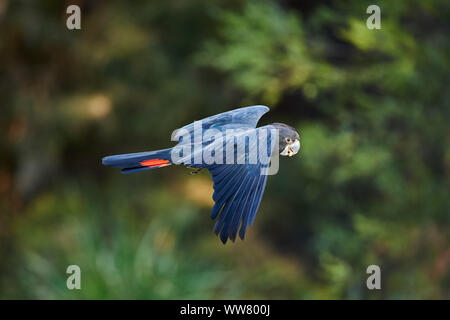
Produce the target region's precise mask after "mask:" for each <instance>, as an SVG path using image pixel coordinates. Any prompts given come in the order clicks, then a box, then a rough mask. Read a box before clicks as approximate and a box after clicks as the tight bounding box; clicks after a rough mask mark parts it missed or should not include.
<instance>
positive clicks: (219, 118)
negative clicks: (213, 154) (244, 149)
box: [174, 106, 269, 143]
mask: <svg viewBox="0 0 450 320" xmlns="http://www.w3.org/2000/svg"><path fill="white" fill-rule="evenodd" d="M267 111H269V108H268V107H266V106H251V107H244V108H238V109H234V110H231V111H227V112H223V113H219V114H216V115H214V116H211V117H208V118H205V119H202V120H197V121H196V122H194V123H191V124H188V125H186V126H184V127H182V128H180V129H178V130H177V131H176V132H175V135H174V136H175V137H177V136H178V138H179V133H180V132H182V135H184V136H185V135H186V132H188V133H189V134H190V135H191V137H192V136H193V134H194V125H195V123H198V124H201V127H202V130H207V129H217V130H219V131H224V130H226V129H231V128H240V129H247V128H256V125H257V123H258V121H259V119H260V118H261V117H262V116H263V114H265V113H266V112H267ZM178 138H177V141H179V140H178ZM179 142H181V143H182V141H179Z"/></svg>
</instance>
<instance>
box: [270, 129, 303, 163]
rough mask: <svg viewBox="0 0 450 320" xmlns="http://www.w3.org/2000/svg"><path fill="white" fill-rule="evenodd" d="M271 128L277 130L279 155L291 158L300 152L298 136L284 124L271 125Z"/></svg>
mask: <svg viewBox="0 0 450 320" xmlns="http://www.w3.org/2000/svg"><path fill="white" fill-rule="evenodd" d="M272 126H274V127H275V128H276V129H277V130H278V137H279V145H280V150H279V152H280V155H282V156H289V157H292V156H293V155H294V154H296V153H297V152H298V151H299V150H300V135H299V134H298V132H297V131H295V129H294V128H292V127H291V126H288V125H287V124H284V123H272Z"/></svg>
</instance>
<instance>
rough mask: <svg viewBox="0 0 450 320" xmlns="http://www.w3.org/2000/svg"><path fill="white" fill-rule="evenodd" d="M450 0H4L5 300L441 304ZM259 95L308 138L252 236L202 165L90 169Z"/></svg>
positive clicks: (0, 174)
mask: <svg viewBox="0 0 450 320" xmlns="http://www.w3.org/2000/svg"><path fill="white" fill-rule="evenodd" d="M70 4H78V5H79V6H80V7H81V12H82V15H81V30H73V31H71V30H68V29H67V27H66V19H67V17H68V16H69V15H68V14H66V8H67V6H68V5H70ZM371 4H377V5H378V6H380V8H381V27H382V29H381V30H369V29H368V28H367V27H366V20H367V18H368V17H369V14H367V13H366V9H367V7H368V6H369V5H371ZM449 4H450V3H449V2H448V1H444V0H442V1H437V0H436V1H371V0H370V1H361V0H350V1H332V0H329V1H323V2H319V1H312V0H311V1H294V0H279V1H263V0H258V1H257V0H255V1H238V0H231V1H230V0H227V1H225V0H219V1H212V0H190V1H187V0H170V1H156V0H155V1H133V2H127V1H75V0H74V1H50V0H44V1H31V0H30V1H19V0H18V1H8V0H0V298H2V299H10V298H24V299H30V298H32V299H72V298H82V299H92V298H95V299H107V298H110V299H119V298H126V299H212V298H214V299H223V298H227V299H240V298H245V299H400V298H405V299H418V298H425V299H449V298H450V271H449V270H450V245H449V244H450V241H449V240H450V215H449V207H450V206H449V170H450V149H449V145H450V141H449V136H450V127H449V122H448V120H449V109H450V108H449V106H450V88H449V83H450V81H449V80H450V79H449V75H450V73H449V71H450V70H449V69H450V67H449V66H450V51H449V47H450V46H449V36H450V34H449V30H450V28H449V27H450V23H449V21H450V5H449ZM254 104H265V105H268V106H270V107H271V111H270V112H269V113H268V114H266V115H265V116H264V117H263V118H262V119H261V122H260V124H267V123H271V122H285V123H288V124H290V125H292V126H294V127H295V128H297V130H298V131H299V132H300V135H301V137H302V149H301V150H300V153H299V155H297V156H296V157H293V158H290V159H281V161H280V171H279V173H278V174H277V175H276V176H272V177H270V178H269V180H268V184H267V188H266V192H265V194H264V197H263V200H262V204H261V207H260V209H259V212H258V215H257V218H256V220H255V224H254V226H253V227H252V228H250V229H249V230H248V234H247V238H246V240H245V241H240V240H239V241H236V243H234V244H233V243H228V244H227V245H225V246H224V245H222V243H221V242H220V241H219V239H218V238H217V237H216V236H215V235H214V233H213V232H212V228H213V225H214V222H213V221H211V219H210V218H209V211H210V209H211V206H212V204H213V203H212V200H211V195H212V183H211V181H210V177H209V173H208V172H202V173H201V174H198V175H195V176H192V175H189V172H190V170H189V169H185V168H181V167H168V168H162V169H159V170H155V171H148V172H144V173H140V174H135V175H122V174H121V173H120V171H119V170H117V169H113V168H108V167H103V166H101V158H102V157H103V156H106V155H111V154H118V153H130V152H138V151H147V150H154V149H161V148H166V147H169V146H171V145H172V142H170V136H171V133H172V131H173V130H174V129H175V128H179V127H181V126H183V125H185V124H188V123H191V122H193V121H194V120H199V119H202V118H204V117H207V116H210V115H213V114H216V113H219V112H224V111H227V110H230V109H233V108H237V107H243V106H248V105H254ZM71 264H75V265H78V266H80V268H81V286H82V289H81V290H68V289H67V288H66V279H67V277H68V275H67V274H66V268H67V266H68V265H71ZM371 264H376V265H379V266H380V267H381V272H382V276H381V285H382V290H372V291H370V290H368V289H367V288H366V279H367V277H368V275H367V274H366V268H367V266H369V265H371Z"/></svg>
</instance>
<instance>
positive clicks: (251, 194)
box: [102, 106, 300, 243]
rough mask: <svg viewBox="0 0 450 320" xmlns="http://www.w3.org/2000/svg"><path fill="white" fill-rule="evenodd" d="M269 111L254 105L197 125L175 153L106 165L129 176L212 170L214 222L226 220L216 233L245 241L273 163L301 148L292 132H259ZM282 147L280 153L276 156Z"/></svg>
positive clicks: (112, 159)
mask: <svg viewBox="0 0 450 320" xmlns="http://www.w3.org/2000/svg"><path fill="white" fill-rule="evenodd" d="M268 110H269V108H267V107H265V106H252V107H245V108H239V109H235V110H231V111H228V112H224V113H221V114H218V115H215V116H211V117H208V118H205V119H203V120H200V121H195V122H194V123H192V124H189V125H187V126H184V127H182V128H180V129H178V130H176V131H175V132H174V134H173V135H172V140H175V141H178V144H177V145H176V146H175V147H173V148H169V149H164V150H158V151H150V152H141V153H133V154H124V155H116V156H109V157H105V158H103V160H102V162H103V164H104V165H109V166H113V167H118V168H121V169H122V172H123V173H131V172H137V171H143V170H149V169H155V168H160V167H164V166H168V165H171V164H177V165H185V166H189V167H193V168H198V169H199V170H200V169H203V168H206V169H208V170H209V172H210V173H211V176H212V180H213V182H214V194H213V200H214V202H215V204H214V206H213V208H212V210H211V218H212V219H215V218H216V217H217V216H218V215H219V213H220V216H219V218H218V220H217V222H216V225H215V227H214V232H215V233H216V234H218V235H219V234H220V239H221V240H222V242H223V243H226V241H227V239H228V238H229V239H231V240H233V241H234V240H235V239H236V236H237V233H238V232H239V236H240V237H241V239H244V236H245V233H246V230H247V227H248V225H252V223H253V221H254V218H255V215H256V212H257V211H258V207H259V204H260V202H261V198H262V195H263V193H264V188H265V185H266V182H267V175H268V173H269V169H270V160H271V158H272V159H273V156H274V155H278V154H281V155H288V156H292V155H294V154H295V153H297V152H298V151H299V149H300V142H299V139H300V137H299V135H298V133H297V132H296V131H295V129H293V128H292V127H289V126H287V125H285V124H281V123H274V124H272V125H266V126H262V127H258V128H256V125H257V122H258V120H259V119H260V118H261V116H262V115H263V114H264V113H266V112H267V111H268ZM277 145H278V151H279V152H273V151H274V150H276V147H277Z"/></svg>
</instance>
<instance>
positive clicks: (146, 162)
mask: <svg viewBox="0 0 450 320" xmlns="http://www.w3.org/2000/svg"><path fill="white" fill-rule="evenodd" d="M171 150H172V148H169V149H164V150H157V151H149V152H139V153H128V154H119V155H115V156H108V157H104V158H103V159H102V163H103V164H104V165H105V166H112V167H116V168H120V169H122V173H132V172H138V171H143V170H150V169H156V168H161V167H165V166H169V165H171V164H172V162H171Z"/></svg>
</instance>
